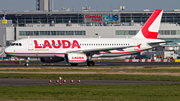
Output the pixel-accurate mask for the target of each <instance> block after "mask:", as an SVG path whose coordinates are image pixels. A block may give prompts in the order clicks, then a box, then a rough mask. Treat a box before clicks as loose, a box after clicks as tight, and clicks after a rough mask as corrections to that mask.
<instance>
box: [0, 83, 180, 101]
mask: <svg viewBox="0 0 180 101" xmlns="http://www.w3.org/2000/svg"><path fill="white" fill-rule="evenodd" d="M0 89H1V90H0V98H1V100H10V101H13V100H16V101H21V100H22V101H25V100H30V101H39V100H40V101H48V100H51V101H52V100H53V101H54V100H118V101H119V100H121V101H179V99H180V96H179V94H180V85H179V84H161V85H57V86H0Z"/></svg>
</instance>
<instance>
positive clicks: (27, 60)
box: [24, 57, 30, 67]
mask: <svg viewBox="0 0 180 101" xmlns="http://www.w3.org/2000/svg"><path fill="white" fill-rule="evenodd" d="M29 59H30V58H29V57H27V58H26V63H25V64H24V66H26V67H28V66H29Z"/></svg>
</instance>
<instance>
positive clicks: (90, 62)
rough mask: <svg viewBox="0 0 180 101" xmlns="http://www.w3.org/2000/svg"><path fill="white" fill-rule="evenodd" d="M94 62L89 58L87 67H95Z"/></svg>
mask: <svg viewBox="0 0 180 101" xmlns="http://www.w3.org/2000/svg"><path fill="white" fill-rule="evenodd" d="M94 64H95V63H94V62H93V61H91V56H88V60H87V66H94Z"/></svg>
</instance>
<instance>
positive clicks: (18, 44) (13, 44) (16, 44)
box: [11, 43, 22, 46]
mask: <svg viewBox="0 0 180 101" xmlns="http://www.w3.org/2000/svg"><path fill="white" fill-rule="evenodd" d="M11 46H22V44H21V43H12V44H11Z"/></svg>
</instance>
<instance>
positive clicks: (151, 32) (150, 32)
mask: <svg viewBox="0 0 180 101" xmlns="http://www.w3.org/2000/svg"><path fill="white" fill-rule="evenodd" d="M162 13H163V10H155V11H154V12H153V13H152V15H151V16H150V17H149V19H148V20H147V21H146V23H145V24H144V25H143V27H142V28H141V29H140V30H139V32H138V33H137V34H136V35H135V36H134V37H133V38H145V39H157V36H158V31H159V27H160V22H161V18H162Z"/></svg>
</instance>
